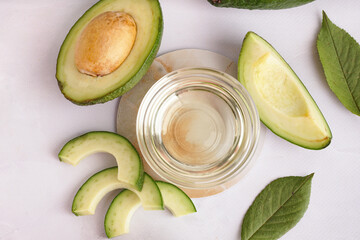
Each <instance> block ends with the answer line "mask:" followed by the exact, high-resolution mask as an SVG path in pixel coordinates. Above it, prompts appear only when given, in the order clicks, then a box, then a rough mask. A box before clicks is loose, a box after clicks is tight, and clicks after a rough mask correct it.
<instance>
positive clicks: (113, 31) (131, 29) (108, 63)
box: [75, 11, 137, 76]
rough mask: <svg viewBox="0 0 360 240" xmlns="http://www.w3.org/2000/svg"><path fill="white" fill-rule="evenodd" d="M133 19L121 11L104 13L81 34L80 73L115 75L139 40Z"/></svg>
mask: <svg viewBox="0 0 360 240" xmlns="http://www.w3.org/2000/svg"><path fill="white" fill-rule="evenodd" d="M136 32H137V29H136V23H135V20H134V19H133V17H132V16H131V15H129V14H127V13H124V12H119V11H108V12H104V13H102V14H100V15H98V16H97V17H95V18H94V19H92V20H91V21H90V22H89V23H88V25H87V26H86V27H85V28H84V30H83V31H82V33H81V35H80V37H79V39H78V41H77V44H76V49H75V65H76V68H77V69H78V71H79V72H81V73H84V74H88V75H90V76H104V75H107V74H110V73H112V72H114V71H115V70H116V69H117V68H118V67H119V66H120V65H121V64H122V63H123V62H124V60H125V59H126V58H127V56H128V55H129V54H130V52H131V49H132V47H133V45H134V43H135V39H136Z"/></svg>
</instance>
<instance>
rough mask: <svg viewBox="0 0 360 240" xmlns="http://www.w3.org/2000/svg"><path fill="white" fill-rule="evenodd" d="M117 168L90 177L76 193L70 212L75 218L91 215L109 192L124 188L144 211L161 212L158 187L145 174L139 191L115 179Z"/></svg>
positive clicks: (161, 204) (162, 205) (162, 206)
mask: <svg viewBox="0 0 360 240" xmlns="http://www.w3.org/2000/svg"><path fill="white" fill-rule="evenodd" d="M117 171H118V168H117V167H112V168H107V169H105V170H102V171H100V172H98V173H95V174H94V175H93V176H91V177H90V178H89V179H88V180H87V181H86V182H85V183H84V184H83V185H82V186H81V187H80V189H79V190H78V192H77V193H76V195H75V197H74V200H73V204H72V212H73V213H74V214H75V215H77V216H84V215H93V214H95V210H96V207H97V205H98V203H99V202H100V201H101V199H102V198H103V197H104V196H105V195H106V194H107V193H109V192H111V191H113V190H116V189H120V188H126V189H128V190H131V191H132V192H134V193H136V195H137V196H138V197H139V198H140V200H141V204H142V206H143V208H144V210H163V209H164V203H163V199H162V196H161V192H160V190H159V187H158V186H157V185H156V183H155V181H154V180H153V179H152V178H151V177H150V176H149V175H148V174H146V173H145V176H144V186H143V188H142V190H141V191H138V190H137V189H135V188H133V186H131V185H129V184H127V183H124V182H122V181H119V180H118V179H117Z"/></svg>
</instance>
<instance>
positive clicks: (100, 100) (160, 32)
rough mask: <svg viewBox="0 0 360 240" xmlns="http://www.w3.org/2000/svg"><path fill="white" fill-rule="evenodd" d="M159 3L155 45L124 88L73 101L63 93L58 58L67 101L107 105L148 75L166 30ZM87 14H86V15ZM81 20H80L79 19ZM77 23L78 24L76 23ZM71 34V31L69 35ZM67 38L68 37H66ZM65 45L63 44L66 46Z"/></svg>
mask: <svg viewBox="0 0 360 240" xmlns="http://www.w3.org/2000/svg"><path fill="white" fill-rule="evenodd" d="M154 1H156V2H157V5H158V7H159V9H160V16H159V18H160V19H159V26H158V34H157V37H156V40H155V44H154V46H153V48H152V49H151V51H150V53H149V55H148V56H147V58H146V60H145V61H144V62H143V64H142V66H141V68H140V69H139V71H138V72H137V73H136V74H135V75H134V76H132V77H131V79H129V80H128V81H127V82H126V83H125V84H124V85H123V86H121V87H119V88H117V89H115V90H114V91H112V92H109V93H107V94H106V95H104V96H101V97H98V98H94V99H87V100H85V101H81V102H80V101H76V100H75V99H72V98H71V97H69V96H68V95H66V94H64V92H63V83H62V82H61V81H60V80H59V77H58V72H59V56H60V54H59V56H58V60H57V66H56V75H55V77H56V79H57V82H58V86H59V88H60V91H61V92H62V93H63V95H64V97H65V98H66V99H68V100H69V101H71V102H72V103H74V104H76V105H80V106H86V105H94V104H98V103H105V102H108V101H110V100H113V99H115V98H117V97H119V96H121V95H123V94H125V93H126V92H127V91H129V90H130V89H131V88H133V87H134V86H135V85H136V84H137V83H138V82H139V81H140V80H141V78H142V77H143V76H144V75H145V74H146V72H147V70H148V69H149V68H150V66H151V64H152V62H153V61H154V59H155V57H156V54H157V52H158V50H159V48H160V45H161V39H162V35H163V29H164V21H163V14H162V11H161V6H160V3H159V1H158V0H154ZM100 2H101V0H100V1H99V2H97V3H96V4H95V5H93V6H92V7H91V8H90V9H88V10H87V11H86V12H88V11H90V10H91V9H92V8H94V7H96V5H97V4H99V3H100ZM85 14H86V13H85ZM85 14H84V15H85ZM79 20H80V19H79ZM79 20H78V21H79ZM76 23H77V22H76ZM76 23H75V24H74V25H73V27H74V26H75V25H76ZM70 32H71V30H70V31H69V33H70ZM66 38H67V37H66ZM66 38H65V40H64V43H65V41H66ZM64 43H63V44H64ZM62 47H63V45H62V46H61V48H60V52H61V51H62Z"/></svg>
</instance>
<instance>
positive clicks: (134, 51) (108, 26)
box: [56, 0, 163, 105]
mask: <svg viewBox="0 0 360 240" xmlns="http://www.w3.org/2000/svg"><path fill="white" fill-rule="evenodd" d="M162 31H163V19H162V12H161V8H160V4H159V2H158V0H101V1H99V2H98V3H96V4H95V5H94V6H92V7H91V8H90V9H89V10H88V11H87V12H86V13H85V14H84V15H83V16H82V17H81V18H80V19H79V20H78V21H77V22H76V23H75V24H74V26H73V27H72V28H71V30H70V31H69V33H68V35H67V36H66V38H65V40H64V42H63V44H62V46H61V49H60V52H59V56H58V60H57V68H56V78H57V80H58V84H59V87H60V90H61V92H62V93H63V94H64V96H65V97H66V98H67V99H69V100H70V101H72V102H73V103H75V104H78V105H90V104H97V103H104V102H107V101H110V100H112V99H114V98H117V97H119V96H120V95H122V94H124V93H125V92H127V91H128V90H130V89H131V88H132V87H133V86H134V85H135V84H136V83H137V82H138V81H139V80H140V79H141V78H142V77H143V76H144V74H145V73H146V71H147V70H148V68H149V67H150V65H151V63H152V62H153V60H154V58H155V56H156V54H157V51H158V49H159V46H160V42H161V37H162Z"/></svg>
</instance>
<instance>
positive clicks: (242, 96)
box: [136, 68, 260, 189]
mask: <svg viewBox="0 0 360 240" xmlns="http://www.w3.org/2000/svg"><path fill="white" fill-rule="evenodd" d="M136 134H137V138H138V143H139V147H140V150H141V152H142V155H143V156H144V159H145V161H147V163H148V164H149V165H150V167H151V168H152V169H153V170H154V171H155V172H156V173H157V174H158V175H159V176H160V177H162V178H163V179H165V180H167V181H169V182H171V183H174V184H176V185H178V186H180V187H184V188H190V189H206V188H211V187H216V186H219V185H221V184H224V183H226V182H228V181H231V180H232V179H234V178H235V177H236V176H238V175H239V174H240V173H241V172H243V171H244V170H245V169H246V167H247V166H248V165H249V162H250V161H251V160H252V158H253V155H254V153H255V151H256V149H257V145H258V139H259V134H260V121H259V116H258V113H257V110H256V108H255V105H254V103H253V101H252V99H251V97H250V96H249V94H248V93H247V91H246V90H245V89H244V87H243V86H242V85H241V84H240V83H239V82H238V81H237V80H236V79H234V78H233V77H232V76H230V75H228V74H226V73H223V72H220V71H217V70H213V69H208V68H186V69H180V70H177V71H174V72H171V73H169V74H167V75H165V76H164V77H163V78H161V79H160V80H159V81H157V82H156V83H155V84H154V85H153V86H152V87H151V88H150V90H149V91H148V92H147V94H146V95H145V97H144V99H143V100H142V102H141V105H140V108H139V112H138V115H137V123H136Z"/></svg>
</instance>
